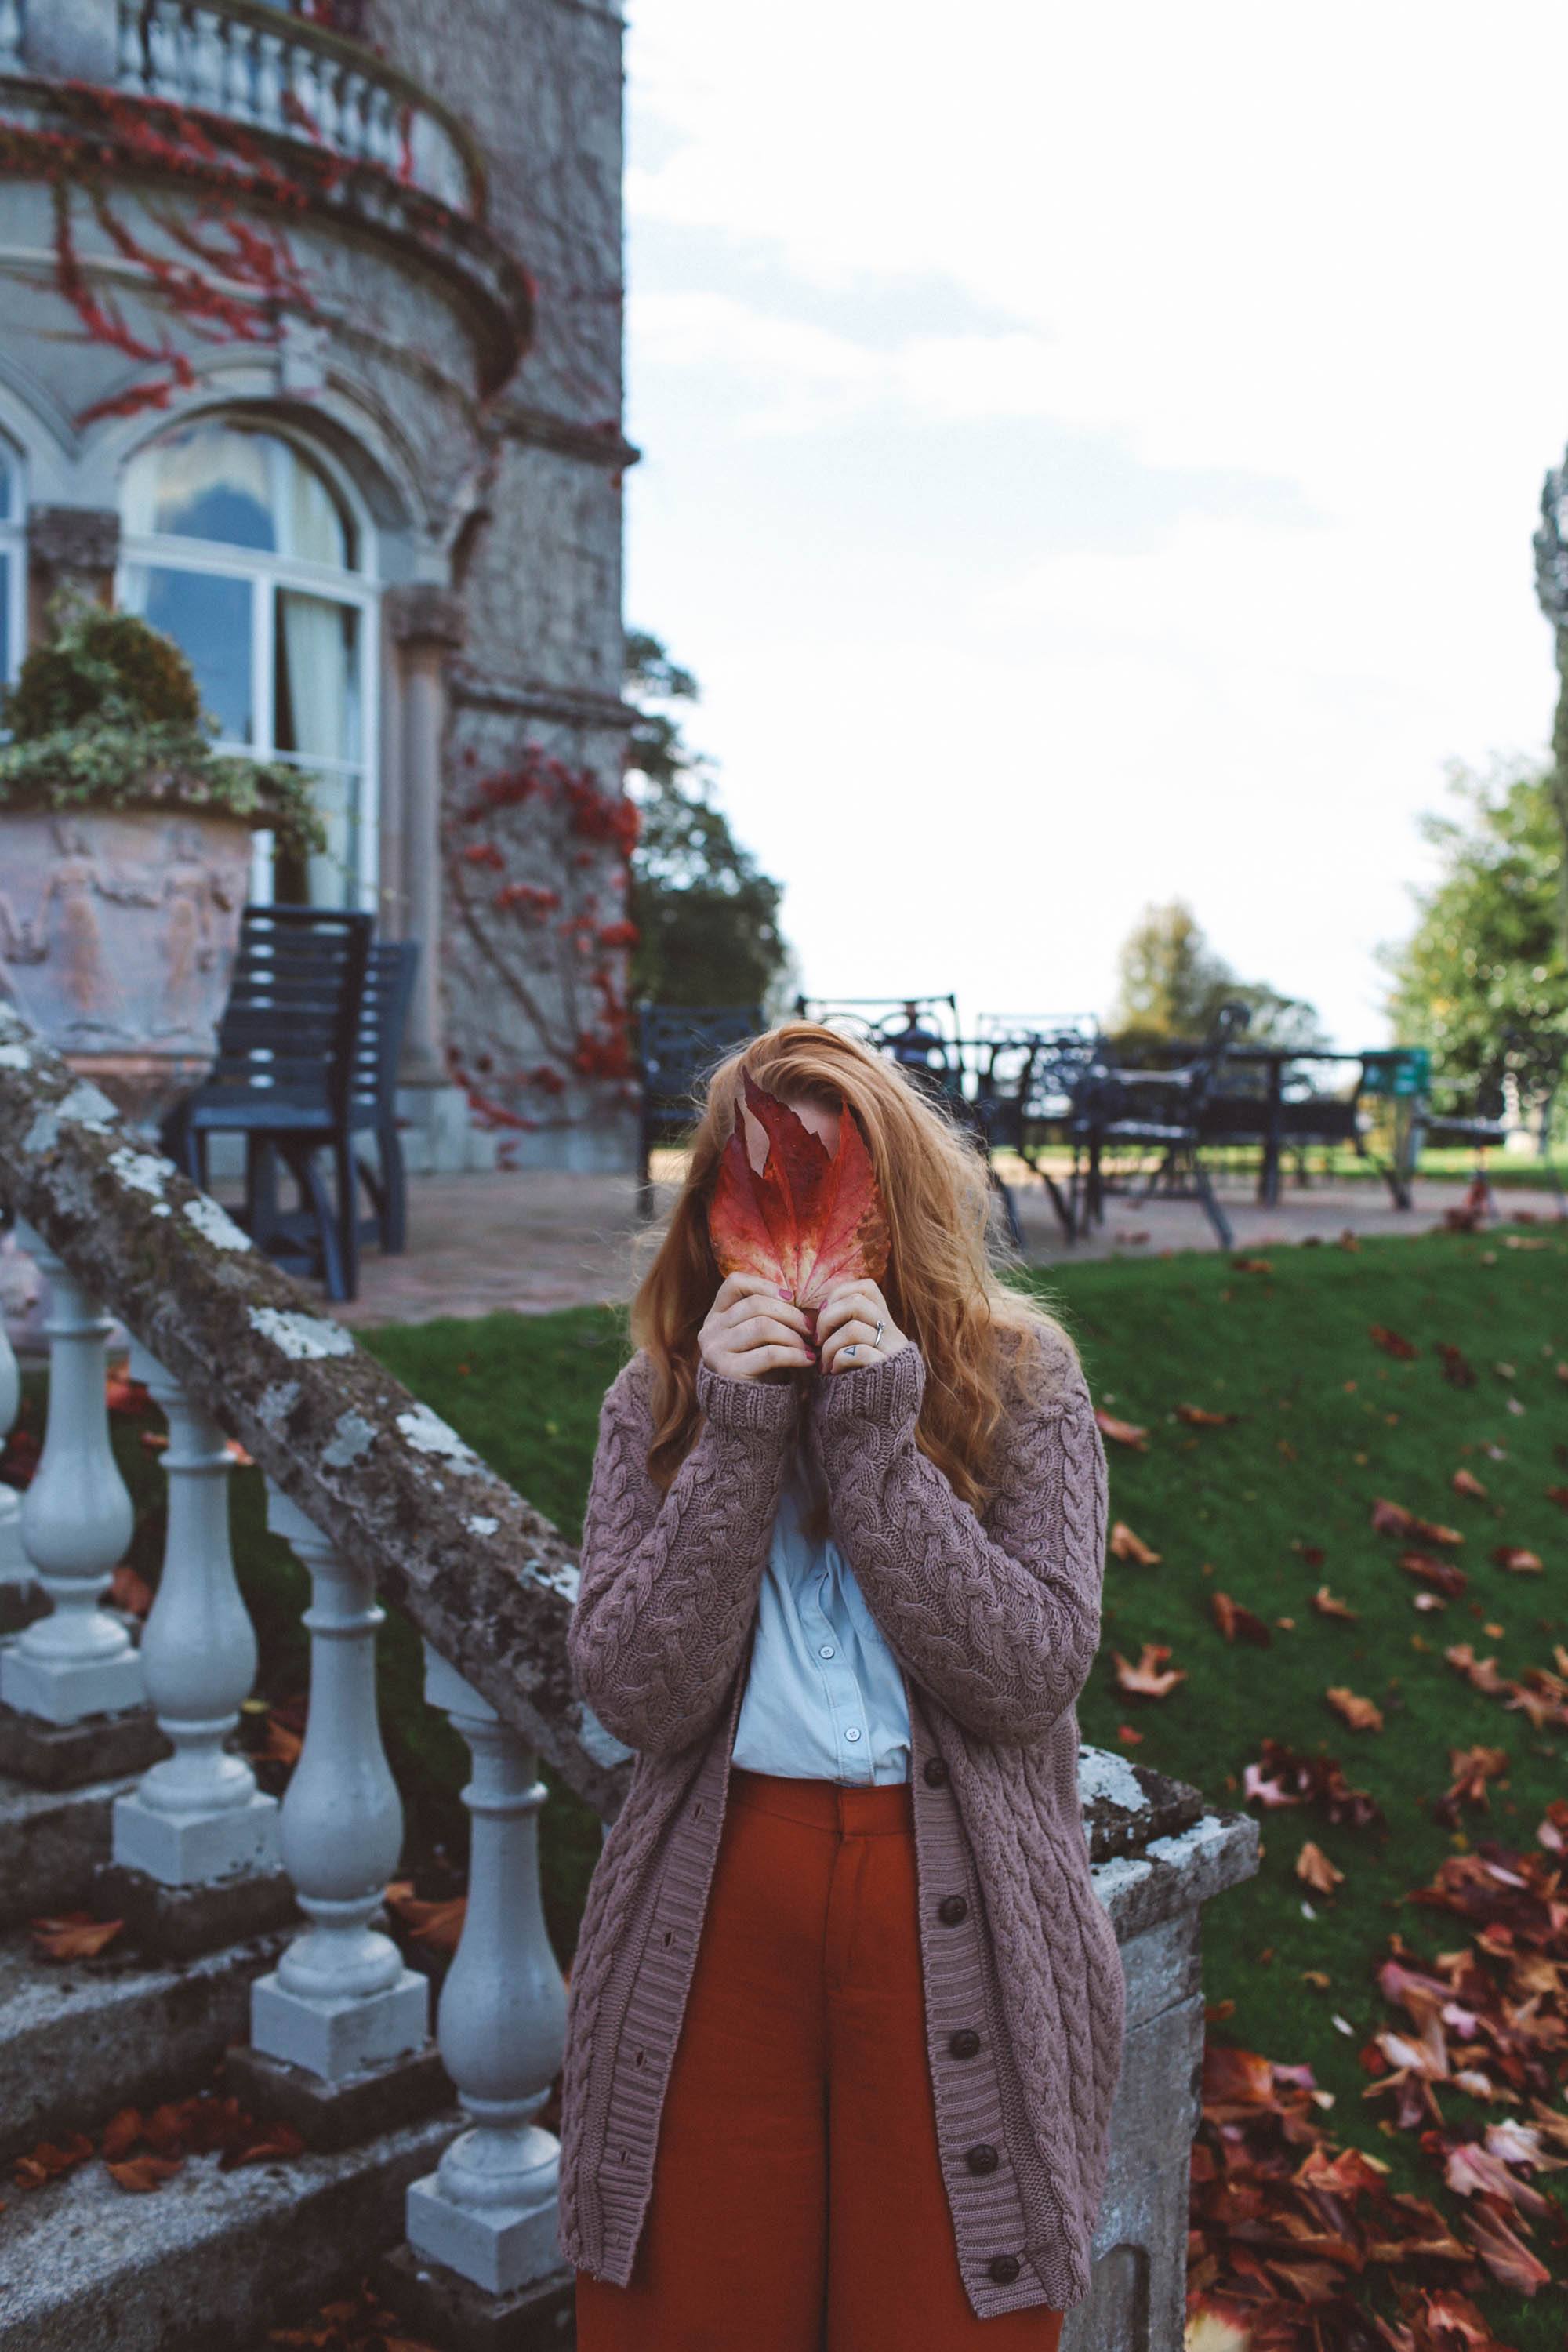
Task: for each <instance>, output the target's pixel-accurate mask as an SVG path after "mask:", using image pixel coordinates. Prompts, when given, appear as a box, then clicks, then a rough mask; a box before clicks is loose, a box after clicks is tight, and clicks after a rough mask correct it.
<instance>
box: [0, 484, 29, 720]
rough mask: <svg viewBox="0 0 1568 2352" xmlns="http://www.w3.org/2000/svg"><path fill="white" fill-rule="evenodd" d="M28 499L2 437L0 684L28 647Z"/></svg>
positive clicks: (12, 675)
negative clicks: (24, 570) (24, 566)
mask: <svg viewBox="0 0 1568 2352" xmlns="http://www.w3.org/2000/svg"><path fill="white" fill-rule="evenodd" d="M25 508H26V500H25V499H24V497H23V491H22V468H21V466H20V464H19V463H18V462H17V460H16V458H15V457H13V456H12V454H11V452H10V450H9V449H8V448H7V447H6V446H5V443H4V442H3V441H0V684H8V683H9V681H10V680H11V679H12V678H14V677H16V670H17V667H18V665H19V663H20V662H21V659H22V656H23V654H24V653H25V652H26V635H27V614H26V591H25V588H24V584H23V579H22V563H23V555H24V552H25V545H24V541H23V535H22V533H23V524H24V521H25V519H26V518H25Z"/></svg>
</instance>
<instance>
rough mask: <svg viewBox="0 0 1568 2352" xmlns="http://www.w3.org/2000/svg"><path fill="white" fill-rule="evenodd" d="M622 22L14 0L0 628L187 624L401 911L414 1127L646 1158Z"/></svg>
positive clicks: (412, 1140) (227, 698)
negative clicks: (410, 994) (112, 620)
mask: <svg viewBox="0 0 1568 2352" xmlns="http://www.w3.org/2000/svg"><path fill="white" fill-rule="evenodd" d="M621 41H622V26H621V23H620V19H619V16H618V15H617V14H616V11H615V9H614V8H613V7H611V6H608V5H602V0H450V5H447V6H444V7H441V8H439V9H433V8H431V7H429V6H428V5H425V0H302V5H297V6H295V7H293V8H289V7H288V6H266V5H258V0H0V74H4V76H5V79H4V81H3V82H0V215H3V216H4V224H5V226H4V240H5V249H6V251H7V254H8V256H10V257H12V259H11V261H10V263H9V266H8V268H7V269H6V271H5V274H4V276H3V277H0V660H3V661H4V664H5V668H6V670H7V671H14V669H15V667H16V662H17V661H18V660H19V659H20V658H21V656H22V654H23V652H24V651H25V648H26V644H27V642H28V639H29V637H30V636H35V637H36V635H37V634H38V633H39V631H40V629H41V628H42V626H43V616H44V613H45V610H46V607H47V601H48V596H49V593H50V592H51V590H52V589H53V588H55V587H56V586H58V585H60V584H64V583H75V584H77V585H79V586H81V587H84V588H86V589H88V590H89V591H90V592H91V593H97V594H99V595H101V596H104V597H112V598H114V599H115V600H117V601H119V602H121V603H123V604H130V605H132V606H134V607H135V608H136V609H138V610H140V611H142V612H144V613H145V614H147V616H148V618H149V619H150V620H152V621H153V623H154V624H155V625H157V626H159V627H161V628H164V629H166V630H168V632H169V633H170V634H171V635H174V636H175V637H177V638H178V639H179V640H180V642H181V643H182V644H183V645H184V647H185V650H186V651H187V653H188V654H189V655H190V656H191V658H192V660H193V662H194V663H195V668H196V672H197V676H198V678H199V680H200V682H201V685H202V688H203V695H204V699H205V702H206V704H207V707H208V709H210V710H212V712H213V713H214V715H215V717H216V719H217V720H218V722H219V728H220V733H221V737H222V740H224V742H225V743H226V745H231V746H232V747H233V748H236V749H241V748H243V749H251V750H256V751H263V752H268V753H276V754H280V755H282V756H285V757H291V758H295V759H297V760H298V761H299V762H300V764H301V765H302V766H303V767H305V768H307V769H308V770H309V771H310V773H311V775H312V777H313V779H314V780H315V783H316V788H317V791H318V793H319V796H320V799H321V805H322V808H323V812H324V814H325V815H326V817H327V821H328V828H329V835H330V845H329V850H328V852H327V854H326V855H325V856H321V857H315V858H312V859H310V861H309V862H308V865H307V866H301V867H300V870H298V871H289V870H288V868H287V866H286V865H285V864H283V863H282V862H281V861H279V860H276V859H274V858H273V857H272V856H271V854H270V850H269V847H268V844H267V843H266V842H265V840H264V841H262V842H261V843H260V844H259V845H258V856H257V864H256V870H255V872H254V874H253V877H252V894H253V896H255V897H258V898H268V897H274V896H275V897H277V898H303V899H309V900H313V901H315V902H317V903H323V904H337V905H353V906H359V907H364V908H374V911H375V913H376V916H377V922H378V929H379V932H380V934H381V935H382V936H384V937H388V938H413V939H416V940H418V941H419V944H420V950H421V954H420V968H419V980H418V985H417V988H416V999H415V1003H414V1006H413V1010H412V1013H411V1016H410V1022H409V1030H408V1035H407V1040H406V1045H405V1054H404V1059H403V1068H402V1078H403V1094H402V1106H403V1108H404V1110H405V1114H406V1115H407V1118H408V1119H409V1121H410V1126H409V1130H408V1145H409V1152H410V1159H411V1161H412V1163H413V1164H414V1165H416V1166H418V1165H426V1166H442V1167H461V1166H471V1165H489V1164H493V1163H494V1162H495V1161H496V1160H500V1161H501V1162H503V1163H511V1164H515V1165H519V1166H529V1165H532V1166H555V1167H563V1166H564V1167H625V1166H629V1165H630V1164H631V1161H632V1158H633V1152H634V1139H635V1125H634V1108H633V1106H634V1102H635V1088H634V1085H633V1080H632V1074H631V1064H630V1059H629V1055H628V1050H627V1037H626V1019H625V994H626V946H627V940H628V929H627V925H626V913H625V891H626V853H627V850H628V848H629V845H630V840H631V836H632V832H633V830H634V819H633V817H632V814H631V809H630V803H628V802H627V800H626V796H625V793H624V790H623V786H622V757H623V747H624V744H625V740H626V724H627V719H628V714H627V712H626V708H625V706H624V704H623V702H622V700H621V695H620V685H621V569H620V567H621V482H622V477H623V474H624V471H625V468H626V466H627V465H628V464H629V463H630V462H631V461H632V459H633V457H634V456H635V452H633V451H632V450H630V449H629V448H628V447H627V446H626V441H625V438H624V436H623V433H622V427H621V414H622V392H621V373H622V372H621V324H622V258H621V245H622V239H621V110H622V73H621Z"/></svg>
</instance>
